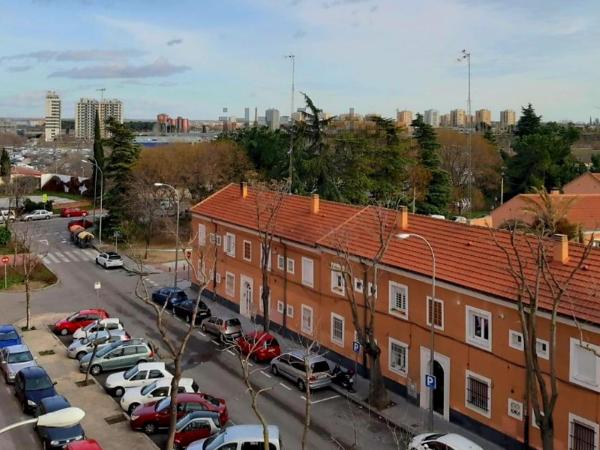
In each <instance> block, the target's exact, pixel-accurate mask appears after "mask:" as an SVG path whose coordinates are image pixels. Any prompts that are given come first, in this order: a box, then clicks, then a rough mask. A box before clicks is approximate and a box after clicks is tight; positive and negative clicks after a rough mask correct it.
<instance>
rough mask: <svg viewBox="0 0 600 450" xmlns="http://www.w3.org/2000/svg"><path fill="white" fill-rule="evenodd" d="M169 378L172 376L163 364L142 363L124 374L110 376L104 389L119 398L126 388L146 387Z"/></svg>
mask: <svg viewBox="0 0 600 450" xmlns="http://www.w3.org/2000/svg"><path fill="white" fill-rule="evenodd" d="M171 378H173V375H171V374H170V373H169V371H168V370H167V369H166V368H165V363H164V362H144V363H139V364H137V365H136V366H133V367H132V368H131V369H129V370H127V371H125V372H118V373H112V374H110V375H109V376H108V378H106V381H105V382H104V389H105V390H106V391H107V392H108V393H109V394H113V395H116V396H117V397H120V396H122V395H123V394H124V393H125V389H127V388H134V387H141V386H147V385H148V384H152V383H154V382H155V381H156V380H170V379H171Z"/></svg>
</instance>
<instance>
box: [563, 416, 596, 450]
mask: <svg viewBox="0 0 600 450" xmlns="http://www.w3.org/2000/svg"><path fill="white" fill-rule="evenodd" d="M573 422H579V423H580V424H581V425H584V426H586V427H590V428H593V429H594V449H596V450H597V449H598V446H599V445H600V444H599V443H598V434H599V433H600V426H599V425H598V424H597V423H596V422H592V421H591V420H588V419H586V418H584V417H581V416H578V415H576V414H573V413H569V436H568V441H569V443H568V444H567V445H568V448H569V450H572V449H573V447H571V436H573Z"/></svg>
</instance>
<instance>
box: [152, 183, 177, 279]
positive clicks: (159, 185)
mask: <svg viewBox="0 0 600 450" xmlns="http://www.w3.org/2000/svg"><path fill="white" fill-rule="evenodd" d="M154 186H156V187H166V188H169V189H171V190H172V191H173V193H174V194H175V200H176V201H177V219H176V220H175V273H174V275H173V287H174V288H177V265H178V263H179V193H178V192H177V189H175V188H174V187H173V186H171V185H170V184H166V183H154Z"/></svg>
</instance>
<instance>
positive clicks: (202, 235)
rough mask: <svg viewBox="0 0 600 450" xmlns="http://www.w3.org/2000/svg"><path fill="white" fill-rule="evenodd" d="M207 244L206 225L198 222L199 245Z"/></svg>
mask: <svg viewBox="0 0 600 450" xmlns="http://www.w3.org/2000/svg"><path fill="white" fill-rule="evenodd" d="M205 244H206V225H204V224H203V223H200V224H198V245H200V246H202V245H205Z"/></svg>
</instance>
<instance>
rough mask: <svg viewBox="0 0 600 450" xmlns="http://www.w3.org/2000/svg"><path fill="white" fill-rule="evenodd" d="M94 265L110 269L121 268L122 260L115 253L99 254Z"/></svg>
mask: <svg viewBox="0 0 600 450" xmlns="http://www.w3.org/2000/svg"><path fill="white" fill-rule="evenodd" d="M96 264H98V265H100V266H102V267H104V268H105V269H110V268H112V267H123V258H121V255H119V254H118V253H115V252H107V253H100V254H99V255H98V256H96Z"/></svg>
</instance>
